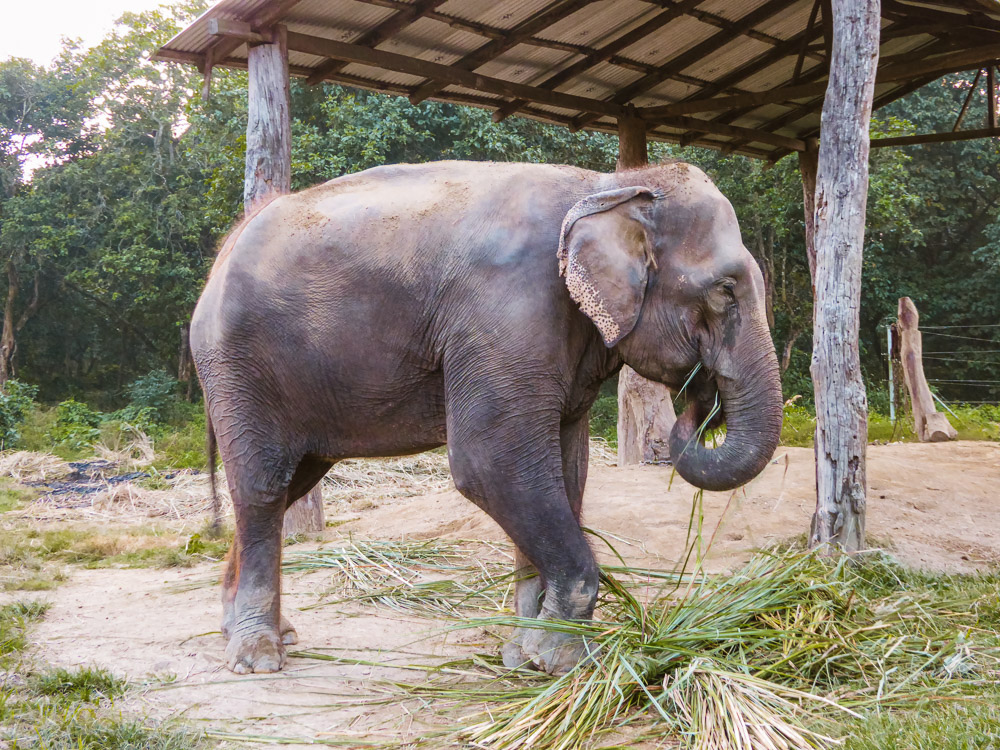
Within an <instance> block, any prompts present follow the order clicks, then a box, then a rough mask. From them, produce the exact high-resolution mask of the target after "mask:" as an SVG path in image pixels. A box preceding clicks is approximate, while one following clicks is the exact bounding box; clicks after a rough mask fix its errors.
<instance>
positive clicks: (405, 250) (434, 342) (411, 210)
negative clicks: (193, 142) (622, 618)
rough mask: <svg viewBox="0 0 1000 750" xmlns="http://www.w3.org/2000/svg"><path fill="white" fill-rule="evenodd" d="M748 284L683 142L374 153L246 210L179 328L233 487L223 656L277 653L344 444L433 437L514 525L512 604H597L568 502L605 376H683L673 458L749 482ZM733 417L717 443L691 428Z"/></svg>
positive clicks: (565, 658) (550, 607) (714, 192)
mask: <svg viewBox="0 0 1000 750" xmlns="http://www.w3.org/2000/svg"><path fill="white" fill-rule="evenodd" d="M763 299H764V287H763V278H762V275H761V272H760V269H759V268H758V266H757V264H756V262H755V261H754V259H753V257H752V256H751V255H750V253H749V252H748V251H747V249H746V248H745V247H744V245H743V243H742V240H741V236H740V230H739V226H738V223H737V218H736V214H735V211H734V210H733V207H732V205H731V204H730V203H729V201H728V200H727V199H726V198H725V197H724V196H723V195H722V193H721V192H720V191H719V190H718V188H716V187H715V185H714V184H713V183H712V182H711V180H710V179H709V178H708V177H707V176H706V175H705V174H704V173H703V172H702V171H701V170H699V169H698V168H696V167H694V166H691V165H689V164H686V163H682V162H673V163H664V164H659V165H655V166H649V167H644V168H640V169H632V170H622V171H617V172H614V173H610V174H603V173H599V172H594V171H588V170H585V169H579V168H575V167H570V166H559V165H544V164H517V163H493V162H435V163H427V164H415V165H410V164H401V165H392V166H383V167H377V168H374V169H369V170H367V171H364V172H360V173H357V174H353V175H349V176H345V177H341V178H338V179H334V180H332V181H330V182H327V183H325V184H321V185H317V186H315V187H312V188H309V189H306V190H304V191H301V192H298V193H294V194H291V195H283V196H280V197H278V198H276V199H274V200H272V201H271V202H270V203H268V204H267V205H266V206H264V207H263V208H262V209H260V210H258V211H257V212H256V213H254V214H253V215H250V216H248V217H247V218H246V219H245V220H244V221H243V222H242V223H240V224H239V225H238V226H237V227H236V229H235V230H234V231H233V232H232V233H231V234H230V236H229V237H228V238H227V239H226V240H225V241H224V243H223V244H222V246H221V248H220V250H219V253H218V257H217V258H216V260H215V263H214V266H213V268H212V270H211V272H210V275H209V279H208V281H207V284H206V286H205V289H204V292H203V294H202V296H201V298H200V300H199V302H198V304H197V307H196V309H195V311H194V314H193V318H192V322H191V329H190V342H191V350H192V354H193V358H194V361H195V364H196V367H197V371H198V375H199V378H200V380H201V384H202V387H203V391H204V395H205V404H206V411H207V416H208V431H209V446H210V453H211V455H212V460H213V462H214V454H215V450H216V447H217V450H218V453H219V455H220V456H221V458H222V460H223V461H224V464H225V468H226V479H227V482H228V486H229V489H230V491H231V494H232V498H233V504H234V506H235V516H236V531H235V539H234V542H233V548H232V550H231V554H230V559H229V563H228V568H227V570H226V573H225V575H224V578H223V593H222V599H223V635H224V636H225V637H226V638H228V646H227V648H226V657H227V661H228V665H229V668H230V669H231V670H233V671H235V672H237V673H248V672H271V671H276V670H279V669H280V668H281V667H282V665H283V663H284V661H285V646H286V645H287V644H289V643H294V642H296V639H297V635H296V633H295V631H294V630H293V629H292V627H291V625H290V624H289V623H288V622H287V620H285V619H284V618H283V617H282V616H281V607H280V561H281V548H282V538H281V532H282V518H283V514H284V512H285V510H286V508H287V507H288V506H289V505H290V504H291V503H293V502H295V501H296V500H297V499H298V498H300V497H302V496H303V495H305V494H306V493H307V492H308V491H309V490H310V489H311V488H312V487H314V486H315V485H316V484H317V483H318V482H319V481H320V479H321V478H322V477H323V475H324V474H325V473H326V472H327V471H328V470H329V469H330V467H331V466H332V465H333V464H334V463H335V462H337V461H338V460H341V459H345V458H362V457H385V456H400V455H407V454H412V453H417V452H420V451H425V450H428V449H432V448H435V447H440V446H445V445H446V446H447V454H448V461H449V466H450V469H451V472H452V476H453V479H454V482H455V486H456V488H457V489H458V491H459V492H460V493H461V494H462V495H464V496H465V497H466V498H468V499H469V500H471V501H472V502H473V503H475V504H476V505H477V506H479V507H480V508H481V509H482V510H484V511H485V512H486V513H487V514H489V515H490V516H491V517H492V518H493V519H494V520H495V521H496V522H497V523H498V524H499V526H500V527H501V528H502V529H503V530H504V531H505V532H506V533H507V535H508V536H509V537H510V538H511V540H512V541H513V542H514V545H515V547H516V554H515V566H516V568H517V570H518V573H519V574H518V576H517V578H518V582H517V584H516V590H515V593H514V609H515V611H516V614H517V615H518V616H519V617H522V618H541V619H543V620H546V619H549V620H553V619H555V620H576V621H585V620H588V619H589V618H591V617H592V615H593V612H594V607H595V602H596V599H597V593H598V573H599V571H598V566H597V563H596V562H595V558H594V555H593V553H592V551H591V549H590V547H589V545H588V542H587V540H586V538H585V536H584V532H583V531H582V530H581V525H580V513H581V505H582V499H583V491H584V485H585V483H586V478H587V461H588V449H589V427H588V414H589V410H590V407H591V405H592V404H593V403H594V401H595V400H596V398H597V396H598V392H599V388H600V386H601V384H602V383H603V382H604V381H605V380H606V379H608V378H609V377H611V376H613V375H614V374H615V373H616V372H618V370H619V369H620V368H621V367H622V366H623V365H624V364H627V365H629V366H630V367H631V368H633V369H634V370H635V371H636V372H638V373H639V374H640V375H641V376H643V377H645V378H648V379H650V380H654V381H658V382H660V383H663V384H665V385H667V386H669V387H670V388H671V389H680V388H682V386H683V387H684V388H685V391H686V392H687V393H688V394H689V397H688V398H687V407H686V409H685V410H684V411H683V413H682V414H681V415H680V416H679V417H678V419H677V422H676V424H675V426H674V428H673V431H672V433H671V435H670V446H669V447H670V452H671V455H672V456H673V460H674V465H675V468H676V471H677V472H678V473H679V474H680V476H681V477H683V478H684V479H686V480H687V481H689V482H690V483H691V484H693V485H695V486H697V487H701V488H705V489H708V490H728V489H733V488H736V487H738V486H740V485H742V484H744V483H746V482H747V481H749V480H750V479H752V478H753V477H754V476H756V475H757V474H758V473H759V472H760V471H761V470H762V469H763V468H764V467H765V466H766V465H767V462H768V461H769V460H770V458H771V456H772V454H773V452H774V450H775V448H776V446H777V443H778V439H779V433H780V430H781V418H782V399H781V388H780V381H779V374H778V364H777V359H776V357H775V353H774V346H773V344H772V341H771V337H770V333H769V330H768V326H767V323H766V319H765V314H764V305H763ZM699 365H700V367H699ZM692 371H696V374H695V375H694V376H691V373H692ZM720 407H721V408H720ZM715 412H718V413H715ZM713 414H714V416H713ZM722 420H724V421H725V423H726V429H727V432H726V437H725V440H724V441H723V442H722V443H721V445H716V446H715V447H708V446H707V445H705V444H704V439H703V438H702V429H701V428H702V427H703V426H704V425H705V424H707V423H711V424H713V425H714V424H718V423H721V421H722ZM213 476H214V475H213ZM584 654H585V644H584V642H583V640H582V639H581V638H580V637H578V636H574V635H568V634H566V633H561V632H554V629H552V628H548V629H546V628H540V627H524V628H520V629H518V630H516V631H515V632H514V634H513V636H512V638H511V640H510V641H509V642H508V643H506V644H505V645H504V646H503V648H502V656H503V660H504V663H505V664H507V665H508V666H511V667H517V666H533V667H535V668H537V669H540V670H543V671H545V672H548V673H550V674H562V673H564V672H566V671H567V670H569V669H571V668H572V667H573V666H574V665H576V664H577V663H578V662H579V661H580V660H581V658H583V657H584Z"/></svg>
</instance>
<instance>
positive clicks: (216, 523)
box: [205, 403, 222, 535]
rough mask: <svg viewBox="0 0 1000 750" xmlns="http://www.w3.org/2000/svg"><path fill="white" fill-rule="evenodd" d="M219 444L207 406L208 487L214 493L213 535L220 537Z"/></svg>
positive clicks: (206, 405)
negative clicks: (216, 458)
mask: <svg viewBox="0 0 1000 750" xmlns="http://www.w3.org/2000/svg"><path fill="white" fill-rule="evenodd" d="M217 447H218V444H217V443H216V440H215V427H214V426H212V415H211V414H209V412H208V404H207V403H206V404H205V448H206V452H207V453H208V486H209V487H210V488H211V491H212V533H213V534H216V535H218V534H219V532H220V531H221V530H222V518H221V508H220V506H219V488H218V487H217V486H216V481H215V456H216V448H217Z"/></svg>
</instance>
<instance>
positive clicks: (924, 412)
mask: <svg viewBox="0 0 1000 750" xmlns="http://www.w3.org/2000/svg"><path fill="white" fill-rule="evenodd" d="M919 325H920V315H919V314H918V313H917V306H916V305H914V304H913V300H911V299H910V298H909V297H900V298H899V325H898V326H897V328H898V330H899V334H900V336H899V338H900V341H899V359H900V361H901V362H902V363H903V378H904V380H905V381H906V389H907V390H908V391H909V392H910V404H911V406H912V408H913V426H914V428H915V429H916V431H917V437H918V438H920V442H922V443H943V442H944V441H946V440H954V439H955V438H956V437H957V436H958V431H957V430H956V429H955V428H954V427H952V426H951V423H950V422H949V421H948V417H946V416H945V415H944V414H942V413H941V412H939V411H938V410H937V407H936V406H934V396H932V395H931V389H930V386H928V385H927V378H926V377H925V376H924V345H923V340H922V339H923V337H922V336H921V335H920V329H919V327H918V326H919Z"/></svg>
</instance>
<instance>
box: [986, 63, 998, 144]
mask: <svg viewBox="0 0 1000 750" xmlns="http://www.w3.org/2000/svg"><path fill="white" fill-rule="evenodd" d="M994 70H996V66H995V65H990V67H988V68H987V69H986V126H987V127H988V128H989V129H990V130H993V129H994V128H996V126H997V82H996V78H995V77H994V75H993V71H994Z"/></svg>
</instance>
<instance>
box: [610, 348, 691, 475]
mask: <svg viewBox="0 0 1000 750" xmlns="http://www.w3.org/2000/svg"><path fill="white" fill-rule="evenodd" d="M676 421H677V417H676V416H674V403H673V399H672V398H671V395H670V389H669V388H667V387H666V386H665V385H662V384H661V383H654V382H653V381H652V380H646V379H645V378H644V377H642V376H641V375H639V374H638V373H637V372H636V371H635V370H633V369H632V368H631V367H629V366H628V365H626V366H625V367H623V368H622V370H621V373H619V375H618V465H619V466H631V465H635V464H640V463H654V462H657V461H666V460H667V459H668V458H670V431H671V430H672V429H673V427H674V422H676Z"/></svg>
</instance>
